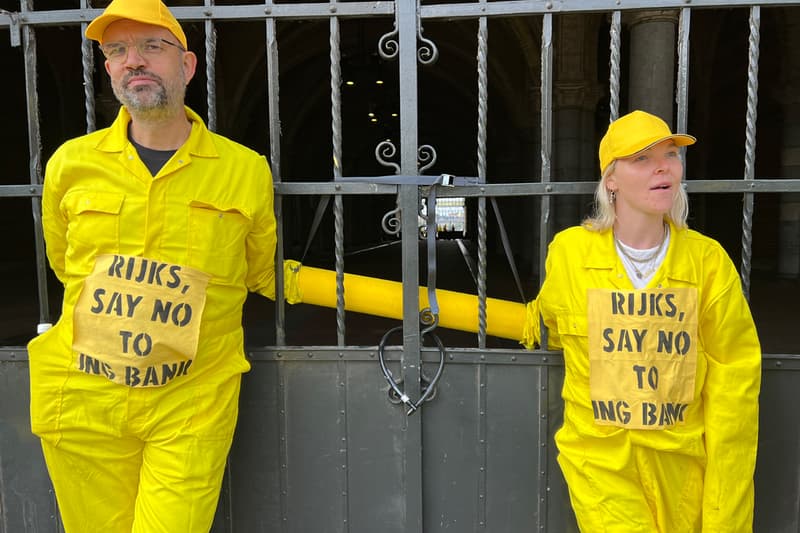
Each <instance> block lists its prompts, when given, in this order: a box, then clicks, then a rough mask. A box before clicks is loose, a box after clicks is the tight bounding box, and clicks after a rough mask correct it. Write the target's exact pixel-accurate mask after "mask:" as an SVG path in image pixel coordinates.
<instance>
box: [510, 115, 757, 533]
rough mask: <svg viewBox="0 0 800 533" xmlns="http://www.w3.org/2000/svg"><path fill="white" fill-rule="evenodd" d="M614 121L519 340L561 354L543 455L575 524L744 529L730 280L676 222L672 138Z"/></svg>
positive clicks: (744, 427)
mask: <svg viewBox="0 0 800 533" xmlns="http://www.w3.org/2000/svg"><path fill="white" fill-rule="evenodd" d="M694 142H695V139H694V138H693V137H691V136H689V135H682V134H672V133H671V132H670V130H669V127H668V126H667V125H666V123H664V122H663V121H662V120H661V119H660V118H658V117H655V116H653V115H650V114H648V113H645V112H642V111H634V112H632V113H630V114H628V115H625V116H623V117H621V118H619V119H618V120H616V121H615V122H613V123H612V124H611V125H610V127H609V128H608V132H607V133H606V135H605V136H604V138H603V139H602V141H601V143H600V169H601V172H602V178H601V180H600V182H599V184H598V187H597V191H596V194H595V197H596V198H595V200H596V205H597V209H596V214H595V216H593V217H592V218H590V219H588V220H586V221H585V222H584V223H583V224H582V225H581V226H576V227H572V228H569V229H567V230H565V231H562V232H560V233H559V234H557V235H556V236H555V238H554V239H553V241H552V243H551V244H550V248H549V252H548V256H547V262H546V274H545V279H544V283H543V285H542V288H541V291H540V293H539V295H538V296H537V298H536V299H535V300H534V301H532V302H530V303H529V305H528V309H527V314H528V316H527V319H526V322H525V324H526V325H525V332H524V336H523V343H524V344H525V345H526V346H527V347H533V346H536V345H541V344H542V343H543V339H542V332H541V328H540V318H541V320H542V321H543V323H544V326H545V328H546V330H547V332H548V337H547V346H548V347H549V348H551V349H561V350H563V352H564V360H565V378H564V387H563V392H562V394H563V398H564V424H563V426H562V427H561V428H560V429H559V431H558V432H557V433H556V444H557V446H558V449H559V457H558V461H559V464H560V466H561V468H562V471H563V473H564V476H565V478H566V481H567V485H568V488H569V493H570V499H571V502H572V506H573V509H574V510H575V514H576V516H577V520H578V524H579V526H580V528H581V531H585V532H589V533H599V532H607V533H612V532H619V533H634V532H641V533H654V532H660V533H682V532H699V531H703V532H736V533H742V532H747V531H752V521H753V471H754V467H755V460H756V446H757V437H758V394H759V388H760V380H761V350H760V345H759V341H758V337H757V335H756V330H755V326H754V324H753V320H752V317H751V314H750V310H749V307H748V304H747V302H746V300H745V298H744V296H743V293H742V289H741V286H740V280H739V276H738V274H737V272H736V269H735V267H734V265H733V264H732V262H731V260H730V258H729V257H728V255H727V254H726V253H725V251H724V250H723V249H722V247H721V246H720V245H719V244H718V243H717V242H715V241H714V240H712V239H710V238H708V237H705V236H703V235H701V234H699V233H697V232H695V231H693V230H690V229H688V228H687V226H686V217H687V210H688V209H687V205H688V201H687V195H686V192H685V191H684V189H683V187H682V186H681V179H682V175H683V164H682V162H681V156H680V152H679V150H680V148H679V147H680V146H685V145H689V144H693V143H694Z"/></svg>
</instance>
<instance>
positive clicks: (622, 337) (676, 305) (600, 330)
mask: <svg viewBox="0 0 800 533" xmlns="http://www.w3.org/2000/svg"><path fill="white" fill-rule="evenodd" d="M588 298H589V300H588V312H589V316H588V327H589V331H588V335H589V363H590V370H589V387H590V391H591V399H592V409H593V411H594V419H595V423H597V424H601V425H614V426H620V427H624V428H628V429H664V428H667V427H670V426H674V425H678V424H682V423H684V422H685V419H684V414H685V411H686V407H687V406H688V405H689V404H690V403H691V402H692V401H693V400H694V388H695V387H694V384H695V374H696V370H697V343H698V338H697V289H695V288H670V289H643V290H630V291H620V290H609V289H590V290H589V291H588Z"/></svg>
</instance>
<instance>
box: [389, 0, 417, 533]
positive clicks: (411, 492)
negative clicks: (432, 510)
mask: <svg viewBox="0 0 800 533" xmlns="http://www.w3.org/2000/svg"><path fill="white" fill-rule="evenodd" d="M417 10H418V5H417V1H416V0H396V1H395V13H396V17H397V20H396V26H397V29H398V42H399V52H398V62H399V69H400V71H399V74H400V79H399V83H400V173H401V174H404V175H416V174H417V173H418V166H417V162H418V159H417V157H418V151H417V150H418V129H417V128H418V108H417V106H418V101H417V94H418V93H417V90H418V84H417V78H418V73H417V23H418V20H419V19H418V16H417ZM398 203H399V205H400V212H401V231H402V241H401V247H402V257H403V267H404V268H403V354H402V372H403V386H404V390H405V393H406V394H407V395H408V396H410V397H412V398H419V395H420V365H421V354H420V346H421V341H420V327H419V326H420V323H419V289H418V287H419V230H418V222H417V217H418V214H419V190H418V188H417V186H416V185H400V186H399V192H398ZM405 426H406V427H405V432H404V437H405V442H404V452H403V454H404V455H403V478H404V481H405V483H404V488H405V498H404V500H405V531H406V533H418V532H419V531H422V416H420V415H419V414H418V415H417V416H406V417H405Z"/></svg>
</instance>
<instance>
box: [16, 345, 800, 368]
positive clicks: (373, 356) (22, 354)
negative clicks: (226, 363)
mask: <svg viewBox="0 0 800 533" xmlns="http://www.w3.org/2000/svg"><path fill="white" fill-rule="evenodd" d="M446 350H447V359H446V361H445V362H446V364H464V363H469V364H473V363H485V364H506V365H507V364H513V365H544V366H563V364H564V359H563V357H562V355H561V352H554V351H546V350H533V351H531V350H524V349H521V348H520V349H519V350H509V349H492V348H487V349H478V348H446ZM247 355H248V357H249V358H250V360H252V361H254V362H264V361H319V362H325V361H375V362H376V364H377V361H378V348H377V347H376V346H348V347H337V346H284V347H276V346H266V347H263V346H262V347H259V348H251V349H249V350H248V352H247ZM384 356H385V359H386V360H387V361H400V357H401V350H400V348H399V347H397V346H387V347H386V350H385V353H384ZM422 360H423V361H424V362H426V363H436V362H437V361H438V360H439V350H438V349H437V348H435V347H427V346H426V347H424V348H423V349H422ZM27 361H28V350H27V348H25V347H24V346H2V347H0V362H11V363H22V362H25V363H27ZM762 361H763V367H764V369H765V370H800V354H763V356H762Z"/></svg>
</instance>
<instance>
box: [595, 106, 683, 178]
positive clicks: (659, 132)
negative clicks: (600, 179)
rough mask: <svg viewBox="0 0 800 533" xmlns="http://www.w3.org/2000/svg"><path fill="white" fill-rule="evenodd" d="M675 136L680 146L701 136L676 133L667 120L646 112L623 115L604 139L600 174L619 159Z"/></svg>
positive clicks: (674, 138)
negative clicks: (670, 128) (671, 129)
mask: <svg viewBox="0 0 800 533" xmlns="http://www.w3.org/2000/svg"><path fill="white" fill-rule="evenodd" d="M667 139H672V140H673V141H675V144H676V145H678V146H688V145H690V144H694V143H695V142H696V141H697V139H695V138H694V137H692V136H691V135H686V134H684V133H672V132H671V131H670V130H669V126H667V123H666V122H664V121H663V120H661V119H660V118H658V117H657V116H655V115H651V114H650V113H646V112H644V111H638V110H637V111H632V112H630V113H628V114H627V115H623V116H621V117H619V118H618V119H617V120H615V121H614V122H612V123H611V124H610V125H609V126H608V131H607V132H606V134H605V135H604V136H603V139H602V140H601V141H600V173H601V174H602V173H603V172H605V170H606V167H608V165H610V164H611V163H612V162H613V161H614V160H615V159H620V158H623V157H630V156H632V155H633V154H636V153H639V152H641V151H642V150H646V149H648V148H650V147H651V146H653V145H654V144H658V143H660V142H661V141H666V140H667Z"/></svg>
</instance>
